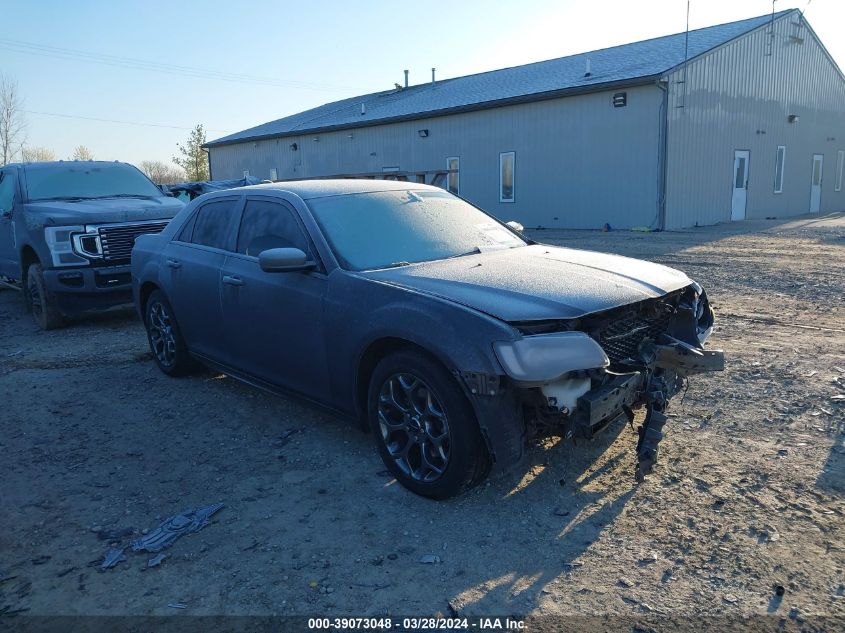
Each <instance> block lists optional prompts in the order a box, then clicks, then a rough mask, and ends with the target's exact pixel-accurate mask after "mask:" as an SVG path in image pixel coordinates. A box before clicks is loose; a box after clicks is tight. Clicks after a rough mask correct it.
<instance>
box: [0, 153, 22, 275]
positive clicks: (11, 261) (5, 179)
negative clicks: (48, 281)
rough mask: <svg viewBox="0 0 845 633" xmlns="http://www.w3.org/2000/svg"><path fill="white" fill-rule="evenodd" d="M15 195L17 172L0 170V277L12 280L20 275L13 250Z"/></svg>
mask: <svg viewBox="0 0 845 633" xmlns="http://www.w3.org/2000/svg"><path fill="white" fill-rule="evenodd" d="M16 193H17V172H16V171H15V170H14V169H3V170H0V275H5V276H7V277H14V278H17V277H18V275H19V274H20V266H19V265H18V255H17V249H16V248H15V222H14V206H15V200H16V198H17V195H16Z"/></svg>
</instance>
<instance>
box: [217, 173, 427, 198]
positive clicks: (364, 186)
mask: <svg viewBox="0 0 845 633" xmlns="http://www.w3.org/2000/svg"><path fill="white" fill-rule="evenodd" d="M408 189H414V190H415V191H420V190H423V189H430V190H432V191H443V189H442V188H440V187H433V186H431V185H423V184H421V183H415V182H404V181H396V180H368V179H355V178H346V179H334V180H330V179H326V180H291V181H287V182H272V183H267V184H263V185H251V186H249V187H238V189H237V191H238V192H242V191H244V192H247V193H248V192H250V191H256V192H273V191H279V192H288V193H292V194H294V195H297V196H299V197H300V198H302V199H303V200H308V199H310V198H325V197H328V196H342V195H348V194H354V193H372V192H377V191H407V190H408ZM227 192H228V193H232V190H231V189H229V190H226V191H221V192H219V193H227Z"/></svg>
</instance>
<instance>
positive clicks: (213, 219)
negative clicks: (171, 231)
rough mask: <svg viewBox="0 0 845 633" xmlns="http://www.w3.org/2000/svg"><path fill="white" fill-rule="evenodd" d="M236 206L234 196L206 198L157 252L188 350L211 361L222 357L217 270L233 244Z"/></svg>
mask: <svg viewBox="0 0 845 633" xmlns="http://www.w3.org/2000/svg"><path fill="white" fill-rule="evenodd" d="M241 203H242V201H241V197H240V196H233V197H226V198H213V199H212V200H209V201H208V202H206V203H205V204H203V205H202V206H200V207H199V208H198V209H197V210H196V212H195V213H194V214H193V215H192V216H191V218H190V219H189V220H188V221H187V222H186V223H185V225H184V227H183V228H182V230H181V231H180V232H179V233H178V234H177V235H176V237H175V238H174V239H173V240H172V241H171V242H170V243H169V244H168V245H167V246H166V247H165V249H164V253H163V257H164V261H163V262H162V264H163V265H162V282H163V285H164V287H165V291H166V293H167V298H168V299H169V300H170V304H171V305H172V306H173V312H174V314H175V315H176V322H177V323H178V324H179V329H180V330H181V332H182V336H183V337H184V338H185V342H186V344H187V346H188V349H190V350H191V351H192V352H195V353H198V354H202V355H203V356H207V357H209V358H211V359H213V360H219V359H220V358H221V357H222V355H223V339H224V333H225V329H224V327H223V318H222V309H221V303H220V271H221V270H222V268H223V264H224V263H225V261H226V255H227V251H229V250H231V249H232V248H233V245H234V242H235V231H236V228H237V221H238V217H239V216H238V211H239V210H240V206H241Z"/></svg>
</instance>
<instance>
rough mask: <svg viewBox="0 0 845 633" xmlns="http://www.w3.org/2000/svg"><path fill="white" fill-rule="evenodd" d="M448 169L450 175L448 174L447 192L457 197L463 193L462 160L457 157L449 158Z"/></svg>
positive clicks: (447, 161)
mask: <svg viewBox="0 0 845 633" xmlns="http://www.w3.org/2000/svg"><path fill="white" fill-rule="evenodd" d="M446 169H448V170H449V173H448V174H446V191H448V192H449V193H454V194H455V195H456V196H457V195H458V194H459V193H461V173H460V169H461V159H460V158H458V157H457V156H452V157H451V158H447V159H446Z"/></svg>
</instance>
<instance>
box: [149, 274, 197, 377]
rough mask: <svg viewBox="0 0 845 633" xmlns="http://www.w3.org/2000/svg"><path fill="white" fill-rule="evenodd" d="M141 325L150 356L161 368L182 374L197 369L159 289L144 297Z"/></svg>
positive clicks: (175, 374) (167, 303)
mask: <svg viewBox="0 0 845 633" xmlns="http://www.w3.org/2000/svg"><path fill="white" fill-rule="evenodd" d="M144 325H145V326H146V328H147V340H148V341H149V343H150V350H152V352H153V359H154V360H155V362H156V365H158V368H159V369H160V370H161V371H163V372H164V373H165V374H167V375H168V376H185V375H187V374H190V373H192V372H193V371H196V370H197V369H198V367H199V365H198V363H197V362H196V361H195V360H194V359H193V358H192V357H191V355H190V354H189V353H188V348H187V346H186V345H185V339H183V338H182V332H181V331H180V330H179V325H178V324H177V323H176V317H175V316H174V315H173V308H172V307H171V306H170V302H169V301H168V300H167V297H165V296H164V293H163V292H162V291H161V290H154V291H153V293H152V294H151V295H150V297H149V299H147V305H146V307H145V308H144Z"/></svg>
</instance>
